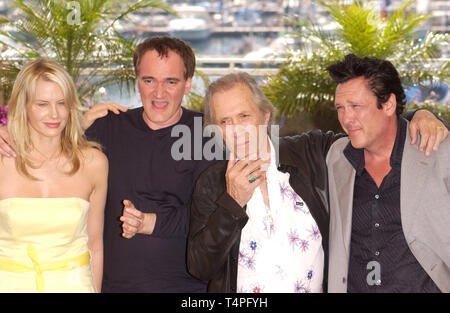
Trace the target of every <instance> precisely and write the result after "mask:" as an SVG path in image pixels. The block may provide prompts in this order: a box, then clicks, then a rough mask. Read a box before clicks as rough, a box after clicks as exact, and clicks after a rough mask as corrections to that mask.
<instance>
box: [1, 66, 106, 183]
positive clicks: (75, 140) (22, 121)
mask: <svg viewBox="0 0 450 313" xmlns="http://www.w3.org/2000/svg"><path fill="white" fill-rule="evenodd" d="M39 79H43V80H45V81H48V82H53V83H56V84H57V85H58V86H59V87H60V88H61V90H62V92H63V94H64V102H65V105H66V106H67V108H68V110H69V117H68V120H67V124H66V126H65V128H64V129H63V131H62V133H61V151H62V153H63V155H64V156H66V157H67V159H68V160H67V161H68V163H69V164H71V165H72V169H71V170H70V171H68V172H67V173H66V174H67V175H73V174H75V173H76V172H77V171H78V170H79V168H80V166H81V160H82V156H81V153H82V150H83V149H85V148H90V147H95V148H98V149H100V145H99V144H97V143H95V142H92V141H87V139H86V137H84V134H83V129H82V127H81V120H82V108H81V104H80V101H79V99H78V95H77V91H76V88H75V84H74V83H73V80H72V78H71V77H70V75H69V74H68V73H67V72H66V70H64V68H63V67H62V66H60V65H59V64H58V63H56V62H54V61H50V60H45V59H37V60H34V61H31V62H29V63H27V64H26V65H25V66H24V67H23V68H22V70H21V71H20V72H19V74H18V75H17V77H16V80H15V81H14V85H13V89H12V92H11V97H10V99H9V101H8V125H7V127H8V133H9V137H10V138H11V141H12V142H11V143H12V145H13V146H14V148H15V151H16V154H17V157H16V159H15V163H16V169H17V171H18V172H19V173H20V174H22V175H24V176H25V177H28V178H30V179H32V180H37V179H36V177H34V176H32V175H31V174H30V173H29V171H28V168H33V169H36V168H38V167H39V166H37V165H35V164H34V163H33V162H32V161H31V156H30V152H31V151H32V150H33V148H34V143H33V142H32V140H31V137H30V126H29V124H28V115H27V108H28V107H29V106H31V105H32V103H33V102H34V100H35V96H36V82H37V81H38V80H39Z"/></svg>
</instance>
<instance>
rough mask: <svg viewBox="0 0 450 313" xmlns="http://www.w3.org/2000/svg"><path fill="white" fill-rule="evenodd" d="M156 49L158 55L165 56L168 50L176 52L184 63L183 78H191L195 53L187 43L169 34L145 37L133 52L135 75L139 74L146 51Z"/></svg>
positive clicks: (193, 70)
mask: <svg viewBox="0 0 450 313" xmlns="http://www.w3.org/2000/svg"><path fill="white" fill-rule="evenodd" d="M150 50H156V51H157V52H158V55H159V56H160V57H161V58H162V57H167V56H168V55H169V51H173V52H175V53H177V54H178V55H179V56H180V57H181V59H183V63H184V79H188V78H192V77H193V76H194V72H195V54H194V51H192V48H191V47H190V46H189V44H188V43H187V42H185V41H183V40H181V39H178V38H176V37H171V36H156V37H150V38H147V39H145V40H144V41H143V42H141V43H140V44H139V45H138V46H137V47H136V50H135V52H134V56H133V65H134V72H135V74H136V76H139V70H140V66H141V59H142V57H143V56H144V54H145V53H146V52H147V51H150Z"/></svg>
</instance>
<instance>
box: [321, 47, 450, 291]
mask: <svg viewBox="0 0 450 313" xmlns="http://www.w3.org/2000/svg"><path fill="white" fill-rule="evenodd" d="M328 71H329V72H330V74H331V76H332V78H333V79H334V80H335V82H336V83H337V84H338V86H337V88H336V96H335V107H336V109H337V111H338V118H339V122H340V123H341V126H342V128H343V129H344V130H345V132H346V133H347V134H348V135H349V137H348V138H342V139H340V140H338V141H336V142H335V143H334V144H333V146H332V147H331V148H330V152H329V154H328V156H327V164H328V175H329V187H330V190H329V192H330V220H331V221H330V225H331V228H330V266H329V279H328V282H329V285H328V290H329V291H330V292H346V291H348V292H440V291H442V292H450V252H449V251H450V232H449V230H448V227H449V225H450V140H449V138H446V139H445V140H444V141H443V142H442V143H441V145H440V149H439V151H438V152H436V153H434V154H432V155H431V156H429V157H428V158H427V157H425V156H424V155H423V154H422V153H421V152H420V151H418V149H417V148H416V146H415V145H409V144H407V143H406V138H407V137H408V129H407V121H406V120H404V119H403V118H402V117H401V116H400V114H401V112H402V111H403V107H404V102H405V94H404V91H403V88H402V85H401V82H400V78H399V76H398V73H397V71H396V70H395V68H394V66H393V65H392V64H391V63H390V62H388V61H385V60H380V59H376V58H370V57H366V58H358V57H356V56H354V55H348V56H346V58H345V59H344V60H343V61H342V62H338V63H336V64H333V65H331V66H330V67H328ZM441 133H442V135H441V136H445V134H446V130H444V129H442V132H441Z"/></svg>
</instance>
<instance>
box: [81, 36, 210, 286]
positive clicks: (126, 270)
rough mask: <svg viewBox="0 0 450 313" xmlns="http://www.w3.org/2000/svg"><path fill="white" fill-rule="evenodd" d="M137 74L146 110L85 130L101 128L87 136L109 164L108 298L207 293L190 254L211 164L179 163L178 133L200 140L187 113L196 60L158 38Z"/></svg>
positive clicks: (139, 59) (145, 46)
mask: <svg viewBox="0 0 450 313" xmlns="http://www.w3.org/2000/svg"><path fill="white" fill-rule="evenodd" d="M134 66H135V72H136V76H137V79H138V83H137V84H138V90H139V93H140V95H141V100H142V107H140V108H137V109H132V110H128V111H127V112H125V113H121V114H119V115H114V114H109V115H107V116H106V117H104V118H100V119H97V120H95V118H96V117H98V114H99V112H95V109H94V110H93V111H92V112H89V113H87V116H86V120H87V121H88V122H87V124H85V125H84V126H88V124H89V120H95V122H94V123H93V125H92V126H90V127H89V128H88V129H87V131H86V135H87V136H88V138H90V139H91V140H95V141H98V142H100V143H101V144H102V146H103V147H104V152H105V154H106V155H107V156H108V160H109V179H108V196H107V202H106V208H105V227H104V238H105V240H104V275H103V287H102V291H103V292H205V291H206V285H205V283H204V282H201V281H199V280H197V279H195V278H193V277H192V276H190V275H189V274H188V273H187V270H186V257H185V253H186V238H187V234H188V226H189V206H190V202H191V194H192V190H193V186H194V183H195V181H196V179H197V177H198V175H199V174H200V173H201V172H202V171H203V170H204V169H205V168H206V167H208V166H209V165H210V164H211V163H210V162H209V161H207V160H205V159H204V158H201V159H200V160H197V159H196V158H194V157H192V158H190V159H182V160H178V161H177V160H176V159H174V156H173V155H172V146H173V144H174V142H175V141H177V140H179V138H178V137H176V136H173V135H172V131H173V130H174V128H175V127H177V126H182V127H185V126H187V127H188V128H189V129H190V131H191V134H193V135H194V121H196V122H198V123H199V122H200V121H201V117H202V114H201V113H198V112H194V111H190V110H187V109H184V108H182V107H181V102H182V99H183V96H184V95H186V94H188V93H189V91H190V88H191V82H192V77H193V74H194V68H195V57H194V53H193V52H192V49H191V48H190V47H189V46H188V45H187V44H186V43H185V42H183V41H181V40H179V39H176V38H173V37H153V38H149V39H147V40H145V41H144V42H143V43H141V44H140V45H139V46H138V47H137V49H136V52H135V56H134ZM95 115H97V116H95ZM197 128H198V127H197ZM200 129H201V127H200ZM192 150H194V149H192Z"/></svg>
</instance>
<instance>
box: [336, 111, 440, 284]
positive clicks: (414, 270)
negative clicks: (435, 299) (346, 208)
mask: <svg viewBox="0 0 450 313" xmlns="http://www.w3.org/2000/svg"><path fill="white" fill-rule="evenodd" d="M406 127H407V124H406V121H405V120H404V119H403V118H399V120H398V127H397V135H396V139H395V144H394V148H393V150H392V154H391V158H390V166H391V170H390V172H389V173H388V174H387V175H386V176H385V177H384V179H383V181H382V183H381V185H380V187H379V188H378V187H377V185H376V183H375V181H374V180H373V179H372V177H371V176H370V174H369V173H368V172H367V170H366V169H365V161H364V149H355V148H353V147H352V145H351V144H350V143H349V144H348V146H347V147H346V148H345V150H344V155H345V156H346V158H347V159H348V160H349V162H350V163H351V164H352V165H353V167H354V168H355V170H356V177H355V186H354V194H353V212H352V234H351V246H350V262H349V271H348V285H347V286H348V287H347V288H348V292H439V289H438V287H437V286H436V285H435V283H434V282H433V280H432V279H431V278H430V277H429V276H428V274H427V273H426V272H425V270H424V269H423V268H422V266H421V265H420V264H419V262H418V261H417V259H416V258H415V257H414V255H413V254H412V252H411V250H410V249H409V247H408V244H407V242H406V239H405V236H404V233H403V229H402V221H401V214H400V177H401V175H400V172H401V163H402V154H403V147H404V144H405V139H406ZM373 261H375V262H373Z"/></svg>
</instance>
